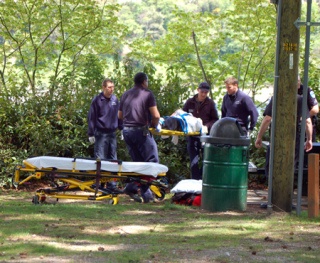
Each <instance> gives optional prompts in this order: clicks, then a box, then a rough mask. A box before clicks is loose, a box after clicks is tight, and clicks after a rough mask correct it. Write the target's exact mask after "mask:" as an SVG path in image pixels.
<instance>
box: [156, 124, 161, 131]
mask: <svg viewBox="0 0 320 263" xmlns="http://www.w3.org/2000/svg"><path fill="white" fill-rule="evenodd" d="M161 129H162V127H161V124H160V123H158V125H157V127H156V131H157V132H161Z"/></svg>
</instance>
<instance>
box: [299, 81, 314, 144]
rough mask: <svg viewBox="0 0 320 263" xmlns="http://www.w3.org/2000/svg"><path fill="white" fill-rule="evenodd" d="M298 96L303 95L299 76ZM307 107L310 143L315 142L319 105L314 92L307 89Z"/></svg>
mask: <svg viewBox="0 0 320 263" xmlns="http://www.w3.org/2000/svg"><path fill="white" fill-rule="evenodd" d="M298 94H299V95H303V85H302V84H301V79H300V76H298ZM307 105H308V110H309V114H310V118H311V120H312V128H313V131H312V141H313V142H315V141H316V126H317V114H318V112H319V104H318V101H317V99H316V95H315V94H314V91H313V90H312V89H311V88H310V87H308V90H307Z"/></svg>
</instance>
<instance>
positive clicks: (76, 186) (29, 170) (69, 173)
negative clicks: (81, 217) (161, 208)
mask: <svg viewBox="0 0 320 263" xmlns="http://www.w3.org/2000/svg"><path fill="white" fill-rule="evenodd" d="M99 162H101V161H100V160H97V164H98V163H99ZM25 174H27V176H25V177H24V176H23V175H25ZM164 176H166V174H165V173H160V174H158V176H157V177H156V178H154V177H151V176H147V175H143V174H139V173H135V172H121V164H120V165H119V170H118V172H109V171H104V170H100V169H97V170H96V171H80V170H75V169H72V170H63V169H56V168H37V167H36V166H34V165H33V164H31V163H29V162H28V161H26V160H24V161H23V165H17V166H16V167H15V170H14V175H13V177H12V185H13V186H14V187H15V188H16V189H18V188H19V186H21V185H23V184H25V183H26V182H28V181H30V180H32V179H37V180H41V179H44V178H47V179H50V180H52V183H53V184H55V187H51V188H49V187H48V188H41V189H38V190H37V191H36V193H35V195H34V196H33V198H32V202H33V203H34V204H40V203H43V202H44V201H45V200H46V197H51V198H56V199H57V200H58V199H80V200H93V201H102V200H109V204H113V205H116V204H118V203H119V197H118V195H119V194H121V193H122V192H118V191H116V192H113V191H111V192H110V191H106V189H101V188H96V187H93V185H100V184H101V183H107V182H110V181H122V180H124V181H136V182H138V183H141V184H149V186H150V190H151V191H152V192H153V194H154V196H155V198H156V199H157V200H159V201H160V200H163V199H164V197H165V193H166V189H167V188H168V184H167V183H166V182H163V180H162V179H163V177H164ZM22 177H23V178H22ZM83 178H85V180H80V179H83ZM98 179H99V180H98ZM149 179H150V180H149ZM69 191H73V192H75V191H81V192H82V193H80V194H69V193H68V192H69Z"/></svg>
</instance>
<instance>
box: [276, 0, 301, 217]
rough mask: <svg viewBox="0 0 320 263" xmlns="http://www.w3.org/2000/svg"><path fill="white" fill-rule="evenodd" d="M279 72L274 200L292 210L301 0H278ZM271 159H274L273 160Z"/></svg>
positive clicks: (278, 204)
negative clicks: (297, 22) (298, 25)
mask: <svg viewBox="0 0 320 263" xmlns="http://www.w3.org/2000/svg"><path fill="white" fill-rule="evenodd" d="M277 3H278V12H280V13H278V21H277V23H278V30H279V32H278V33H280V34H278V40H277V41H279V43H278V45H279V50H278V52H279V53H278V54H277V56H278V69H276V72H278V76H276V80H275V81H277V85H276V86H277V89H275V93H274V96H275V98H276V99H275V103H274V104H275V105H274V106H273V110H274V111H273V114H272V116H273V120H272V125H274V127H273V131H274V141H273V145H274V148H273V169H272V173H273V177H272V204H273V208H274V209H275V210H282V211H286V212H291V210H292V194H293V179H294V155H295V154H294V153H295V137H296V115H297V78H298V63H299V38H300V34H299V30H298V29H297V27H296V26H295V25H294V22H295V21H296V20H297V19H298V18H299V17H300V13H301V0H278V1H277ZM270 161H271V160H270Z"/></svg>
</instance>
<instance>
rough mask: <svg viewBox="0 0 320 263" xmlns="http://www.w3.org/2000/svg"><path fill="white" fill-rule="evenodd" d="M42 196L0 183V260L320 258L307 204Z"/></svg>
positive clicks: (319, 231) (318, 227) (317, 230)
mask: <svg viewBox="0 0 320 263" xmlns="http://www.w3.org/2000/svg"><path fill="white" fill-rule="evenodd" d="M169 198H170V195H168V196H167V198H166V200H164V202H161V203H152V204H139V203H134V202H131V201H130V200H129V199H128V198H127V197H126V196H123V197H122V196H121V197H120V203H119V204H118V205H114V206H112V205H109V204H107V202H99V201H76V202H74V201H72V200H61V201H59V202H57V203H56V202H55V200H48V203H47V204H42V205H34V204H32V202H31V199H32V193H30V192H22V191H13V190H6V191H1V190H0V262H50V263H54V262H76V263H82V262H95V263H96V262H121V263H122V262H128V263H140V262H141V263H142V262H221V263H222V262H320V253H319V251H320V220H319V218H317V219H309V218H308V217H307V214H306V213H305V212H302V214H301V216H299V217H298V216H296V215H295V214H294V213H292V214H288V213H276V212H274V213H271V214H269V213H268V212H267V211H266V210H262V209H259V208H258V207H256V208H254V207H249V206H248V209H247V211H246V212H236V211H229V212H223V213H213V212H209V211H204V210H201V209H200V208H198V207H186V206H179V205H174V204H171V202H170V199H169Z"/></svg>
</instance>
